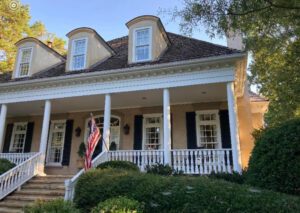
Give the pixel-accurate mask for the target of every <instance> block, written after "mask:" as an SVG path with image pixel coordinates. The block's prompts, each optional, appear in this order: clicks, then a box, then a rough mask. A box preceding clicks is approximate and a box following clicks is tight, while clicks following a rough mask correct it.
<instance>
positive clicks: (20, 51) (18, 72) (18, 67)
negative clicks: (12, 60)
mask: <svg viewBox="0 0 300 213" xmlns="http://www.w3.org/2000/svg"><path fill="white" fill-rule="evenodd" d="M29 49H30V58H29V65H28V73H27V75H22V76H20V64H21V59H22V55H23V51H25V50H29ZM32 55H33V47H23V48H19V50H18V63H17V67H16V72H15V78H25V77H28V76H30V75H31V70H30V68H31V63H32Z"/></svg>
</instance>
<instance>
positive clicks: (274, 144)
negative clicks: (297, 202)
mask: <svg viewBox="0 0 300 213" xmlns="http://www.w3.org/2000/svg"><path fill="white" fill-rule="evenodd" d="M255 139H256V143H255V147H254V149H253V152H252V155H251V158H250V161H249V168H248V172H247V173H248V174H247V178H246V182H247V183H248V184H251V185H254V186H258V187H263V188H267V189H272V190H276V191H280V192H286V193H292V194H298V195H299V194H300V119H294V120H290V121H288V122H285V123H283V124H281V125H279V126H276V127H271V128H266V129H264V130H262V131H261V132H259V133H256V134H255Z"/></svg>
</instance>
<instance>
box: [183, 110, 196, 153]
mask: <svg viewBox="0 0 300 213" xmlns="http://www.w3.org/2000/svg"><path fill="white" fill-rule="evenodd" d="M186 136H187V148H188V149H197V138H196V113H195V112H187V113H186Z"/></svg>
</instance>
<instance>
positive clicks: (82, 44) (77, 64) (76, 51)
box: [71, 38, 87, 70]
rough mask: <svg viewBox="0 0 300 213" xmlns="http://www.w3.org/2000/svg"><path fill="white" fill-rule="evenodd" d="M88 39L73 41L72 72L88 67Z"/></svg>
mask: <svg viewBox="0 0 300 213" xmlns="http://www.w3.org/2000/svg"><path fill="white" fill-rule="evenodd" d="M86 52H87V38H80V39H75V40H73V44H72V58H71V70H82V69H84V68H85V66H86Z"/></svg>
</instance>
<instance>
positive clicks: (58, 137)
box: [48, 123, 65, 163]
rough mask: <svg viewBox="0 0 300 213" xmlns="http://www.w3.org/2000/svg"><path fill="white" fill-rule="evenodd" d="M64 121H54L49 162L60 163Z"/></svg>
mask: <svg viewBox="0 0 300 213" xmlns="http://www.w3.org/2000/svg"><path fill="white" fill-rule="evenodd" d="M64 133H65V123H54V124H53V129H52V138H51V139H52V140H51V141H50V149H49V156H48V158H49V160H48V162H49V163H61V161H62V151H63V146H64Z"/></svg>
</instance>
